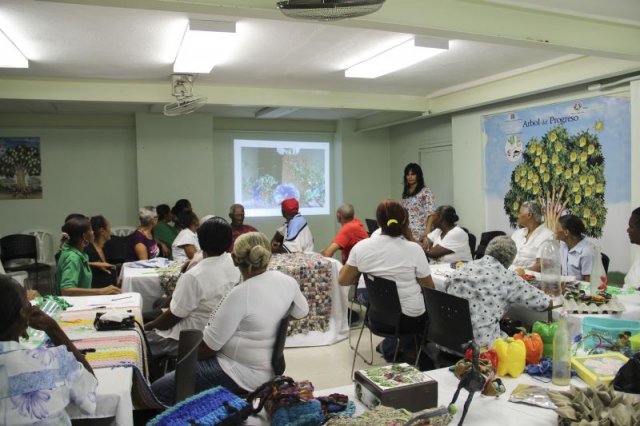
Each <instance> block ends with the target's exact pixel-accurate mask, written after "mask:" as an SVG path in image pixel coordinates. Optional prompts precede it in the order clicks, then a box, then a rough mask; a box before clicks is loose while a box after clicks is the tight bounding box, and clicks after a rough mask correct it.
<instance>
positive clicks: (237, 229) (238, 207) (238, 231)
mask: <svg viewBox="0 0 640 426" xmlns="http://www.w3.org/2000/svg"><path fill="white" fill-rule="evenodd" d="M229 219H231V247H229V250H227V251H228V252H229V253H231V252H232V251H233V244H234V243H235V242H236V238H238V237H239V236H240V235H242V234H246V233H247V232H258V230H257V229H256V228H254V227H253V226H251V225H245V224H244V206H243V205H242V204H232V205H231V207H229Z"/></svg>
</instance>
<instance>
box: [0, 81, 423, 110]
mask: <svg viewBox="0 0 640 426" xmlns="http://www.w3.org/2000/svg"><path fill="white" fill-rule="evenodd" d="M193 91H194V95H196V96H206V97H207V98H208V100H207V104H209V105H237V106H255V105H269V106H270V107H297V108H349V109H367V110H371V109H373V110H388V111H425V108H426V105H427V99H426V98H424V97H420V96H406V95H391V94H378V93H355V92H338V91H328V90H299V89H274V88H263V87H231V86H214V85H206V84H196V85H194V88H193ZM0 98H1V99H24V100H51V101H86V102H96V101H97V102H134V103H169V102H175V98H173V97H172V96H171V94H170V87H169V82H166V83H161V82H145V81H122V80H78V81H73V80H54V79H26V78H12V77H5V78H0Z"/></svg>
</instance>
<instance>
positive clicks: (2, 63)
mask: <svg viewBox="0 0 640 426" xmlns="http://www.w3.org/2000/svg"><path fill="white" fill-rule="evenodd" d="M0 68H29V60H28V59H27V58H26V57H25V56H24V55H23V54H22V52H20V50H19V49H18V48H17V47H16V45H15V44H13V42H12V41H11V40H10V39H9V37H7V36H6V35H5V33H3V32H2V30H0Z"/></svg>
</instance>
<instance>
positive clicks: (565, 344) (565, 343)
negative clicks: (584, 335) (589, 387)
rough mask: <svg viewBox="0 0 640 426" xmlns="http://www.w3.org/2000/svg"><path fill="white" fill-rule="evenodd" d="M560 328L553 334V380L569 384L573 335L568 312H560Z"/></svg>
mask: <svg viewBox="0 0 640 426" xmlns="http://www.w3.org/2000/svg"><path fill="white" fill-rule="evenodd" d="M559 315H560V317H559V318H558V329H557V330H556V334H555V335H554V336H553V372H552V375H551V382H552V383H553V384H554V385H558V386H568V385H569V382H571V336H570V335H569V324H568V323H567V314H566V312H560V313H559Z"/></svg>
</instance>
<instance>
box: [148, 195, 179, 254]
mask: <svg viewBox="0 0 640 426" xmlns="http://www.w3.org/2000/svg"><path fill="white" fill-rule="evenodd" d="M156 214H157V215H158V224H157V225H156V227H155V228H153V231H152V232H153V236H154V237H155V239H156V241H158V244H160V250H161V252H162V256H164V257H167V258H171V244H173V240H175V239H176V235H178V230H177V229H176V227H175V226H173V225H169V222H172V221H173V220H174V218H173V214H171V209H170V208H169V205H168V204H160V205H158V206H157V207H156Z"/></svg>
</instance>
